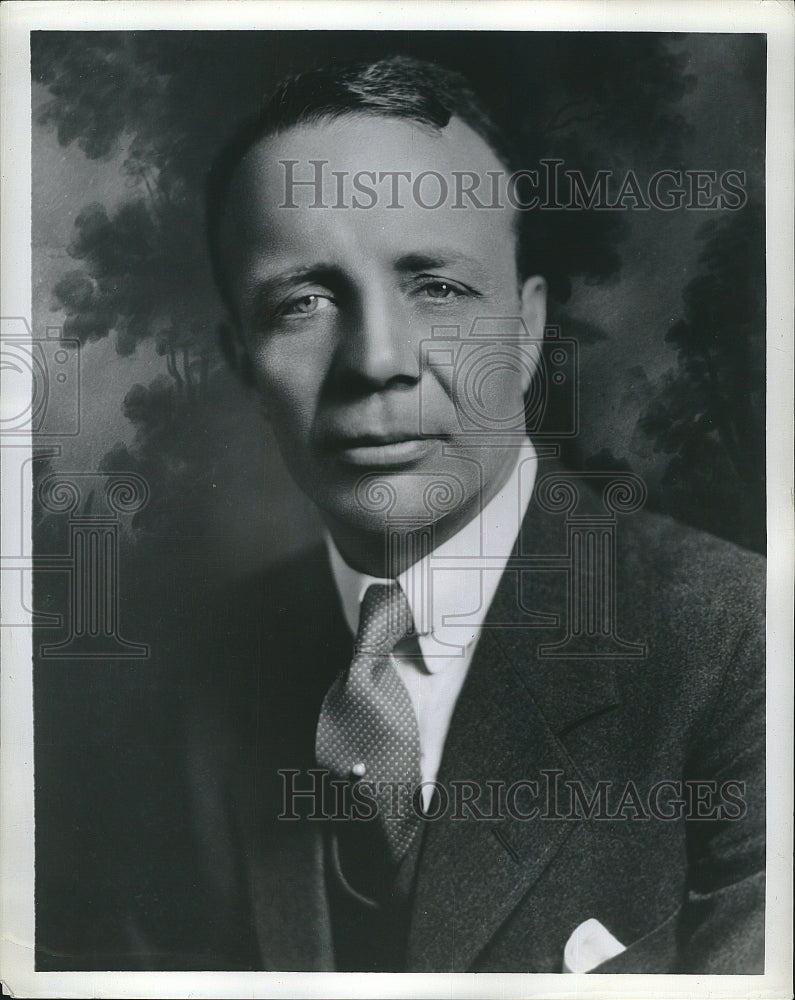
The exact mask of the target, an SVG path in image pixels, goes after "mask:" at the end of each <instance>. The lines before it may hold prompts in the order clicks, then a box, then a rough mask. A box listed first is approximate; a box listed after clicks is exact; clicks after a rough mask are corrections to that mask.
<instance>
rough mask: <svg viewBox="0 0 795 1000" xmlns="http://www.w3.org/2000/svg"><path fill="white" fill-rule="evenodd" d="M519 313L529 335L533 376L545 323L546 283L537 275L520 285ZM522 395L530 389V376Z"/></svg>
mask: <svg viewBox="0 0 795 1000" xmlns="http://www.w3.org/2000/svg"><path fill="white" fill-rule="evenodd" d="M520 299H521V306H522V308H521V313H522V320H523V321H524V325H525V327H526V328H527V331H528V332H529V334H530V343H529V344H528V345H527V347H528V351H529V352H531V354H530V356H531V357H532V358H533V374H534V373H535V369H536V367H537V365H538V363H539V360H540V358H541V347H542V344H543V340H544V326H545V325H546V321H547V283H546V281H545V280H544V279H543V278H542V277H541V275H539V274H535V275H533V276H532V277H531V278H527V279H526V280H525V281H524V283H523V284H522V288H521V291H520ZM526 381H527V385H525V386H524V387H523V388H524V393H525V395H527V392H528V390H529V388H530V383H531V381H532V375H528V376H527V377H526Z"/></svg>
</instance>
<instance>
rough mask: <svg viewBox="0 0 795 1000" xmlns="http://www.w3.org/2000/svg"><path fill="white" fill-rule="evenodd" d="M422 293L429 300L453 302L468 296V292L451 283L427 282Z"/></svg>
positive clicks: (422, 287)
mask: <svg viewBox="0 0 795 1000" xmlns="http://www.w3.org/2000/svg"><path fill="white" fill-rule="evenodd" d="M420 291H421V292H422V293H423V294H424V295H425V296H427V298H429V299H437V300H442V301H444V300H448V301H449V300H451V299H457V298H461V296H463V295H466V290H465V289H463V288H462V287H461V286H460V285H454V284H453V283H452V282H451V281H426V282H425V283H424V284H423V285H422V286H421V289H420Z"/></svg>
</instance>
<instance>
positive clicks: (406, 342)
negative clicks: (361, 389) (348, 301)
mask: <svg viewBox="0 0 795 1000" xmlns="http://www.w3.org/2000/svg"><path fill="white" fill-rule="evenodd" d="M411 320H412V317H411V315H410V310H409V309H408V308H406V305H405V303H404V302H402V301H401V298H400V297H399V296H397V295H395V296H390V295H388V294H384V293H372V294H369V295H367V296H363V297H362V298H361V299H360V300H359V302H358V303H357V307H356V308H355V309H353V310H351V313H350V315H349V317H348V320H347V322H346V323H345V324H344V328H343V331H342V337H341V340H340V345H339V349H338V353H337V360H338V364H339V373H340V375H342V377H343V378H345V379H347V380H350V379H354V380H356V381H358V382H359V383H366V384H367V386H368V387H369V389H370V390H371V391H375V390H378V389H383V388H386V387H387V386H389V385H392V384H396V385H397V384H401V383H403V384H411V383H414V382H417V381H418V379H419V377H420V365H419V357H418V345H417V344H416V343H415V331H413V330H412V322H411Z"/></svg>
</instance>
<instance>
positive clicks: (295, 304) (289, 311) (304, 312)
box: [284, 295, 332, 316]
mask: <svg viewBox="0 0 795 1000" xmlns="http://www.w3.org/2000/svg"><path fill="white" fill-rule="evenodd" d="M330 305H332V299H331V298H330V297H329V296H328V295H302V296H301V297H300V298H297V299H293V300H292V301H291V302H288V303H287V304H286V305H285V307H284V315H285V316H312V315H314V313H317V312H322V311H323V310H324V309H328V307H329V306H330Z"/></svg>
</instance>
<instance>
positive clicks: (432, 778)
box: [169, 58, 764, 973]
mask: <svg viewBox="0 0 795 1000" xmlns="http://www.w3.org/2000/svg"><path fill="white" fill-rule="evenodd" d="M506 178H507V184H506V185H505V186H503V187H502V188H501V191H502V196H501V197H498V198H497V199H490V200H488V204H486V201H485V200H484V198H485V196H484V194H483V192H484V191H485V189H486V188H485V187H480V186H479V181H481V180H484V179H488V181H487V182H486V181H484V184H485V183H495V184H498V185H499V184H500V183H502V182H505V180H506ZM511 183H512V182H511V164H510V162H509V159H508V156H507V153H506V152H505V145H504V143H503V141H502V140H501V138H500V136H499V133H498V130H497V129H496V127H495V126H494V124H493V123H492V122H491V120H490V119H489V117H488V115H487V114H486V112H485V111H483V109H481V108H480V106H479V105H478V103H477V101H476V100H475V98H474V96H473V95H472V93H471V92H470V91H469V89H468V88H467V86H466V84H465V83H464V81H463V80H462V79H461V78H459V77H458V76H457V75H455V74H452V73H449V72H447V71H445V70H442V69H440V68H439V67H436V66H432V65H429V64H424V63H419V62H416V61H413V60H409V59H405V58H395V59H389V60H384V61H382V62H380V63H376V64H374V65H371V66H355V67H352V68H346V69H343V70H332V71H317V72H315V73H310V74H307V75H305V76H303V77H300V78H297V79H295V80H292V81H288V82H287V83H286V84H285V85H284V86H283V87H282V88H280V90H279V91H278V92H277V93H276V94H275V95H274V97H273V98H272V99H271V100H270V101H269V102H268V103H267V104H266V106H265V107H264V109H263V111H262V113H261V114H260V116H259V117H258V118H257V119H256V121H254V122H251V123H247V124H246V125H245V126H243V127H242V128H241V129H240V130H239V131H238V132H237V133H236V135H235V136H234V138H233V139H232V140H231V141H230V143H229V144H228V145H227V147H226V148H225V149H224V150H223V151H222V153H221V154H220V156H219V158H218V160H217V162H216V165H215V167H214V170H213V173H212V176H211V181H210V188H209V198H208V208H209V234H210V247H211V254H212V259H213V265H214V269H215V274H216V278H217V280H218V283H219V288H220V290H221V293H222V296H223V298H224V301H225V304H226V307H227V310H228V323H227V324H226V326H225V343H226V347H227V350H228V354H229V357H230V359H231V361H232V362H233V364H234V365H235V366H236V367H237V369H238V370H239V371H240V373H241V376H242V377H243V378H244V380H245V381H247V382H248V383H249V384H250V385H252V386H253V387H254V388H255V390H256V391H257V392H258V393H259V395H260V396H261V399H262V402H263V405H264V408H265V412H266V414H267V417H268V419H269V420H270V422H271V424H272V427H273V430H274V433H275V435H276V438H277V440H278V443H279V446H280V449H281V452H282V455H283V457H284V460H285V462H286V464H287V467H288V469H289V470H290V472H291V474H292V475H293V477H294V478H295V481H296V483H297V484H298V485H299V487H300V488H301V489H302V490H303V491H304V492H305V493H306V494H307V495H308V496H309V497H310V499H311V500H312V501H313V502H314V504H315V505H316V506H317V508H318V510H319V512H320V514H321V517H322V519H323V521H324V523H325V526H326V529H327V538H326V541H325V544H324V546H322V547H320V548H318V549H314V550H312V551H310V552H308V553H306V554H304V555H302V557H301V558H300V559H297V560H294V561H292V562H291V563H290V564H289V565H286V566H280V567H277V568H276V569H275V570H274V571H272V572H270V573H269V574H268V576H267V577H266V578H265V579H258V580H255V581H246V583H245V585H244V586H242V587H241V588H240V589H239V590H237V591H236V592H235V593H234V594H233V595H232V597H231V599H230V600H229V601H228V602H227V604H226V605H225V606H223V607H220V606H219V607H215V608H214V609H213V611H212V627H213V631H214V632H215V633H216V636H217V637H218V638H220V640H221V642H220V646H221V650H220V652H219V657H220V659H218V660H216V661H215V663H214V666H213V671H212V672H211V674H210V675H208V676H207V677H203V676H202V675H201V674H197V676H195V677H194V678H193V679H192V682H191V687H192V689H193V690H192V694H193V697H192V705H191V708H190V711H189V718H190V723H189V725H188V730H187V734H186V746H187V748H188V754H187V764H188V778H189V781H190V783H191V787H192V790H193V793H194V795H193V805H192V813H191V816H190V824H191V827H192V830H193V831H194V837H195V840H194V842H193V843H191V845H190V852H191V853H190V860H189V861H186V868H189V870H190V875H189V878H188V882H189V883H190V888H191V892H192V893H193V895H192V896H191V897H190V898H191V899H192V902H191V903H190V905H189V906H187V908H186V913H185V914H184V917H183V920H182V923H181V928H180V935H181V941H182V943H181V944H179V945H178V944H172V945H170V946H169V947H171V950H172V959H171V961H173V962H174V963H175V966H174V967H180V964H182V965H191V966H194V967H200V968H202V967H217V968H264V969H274V970H282V971H287V970H335V969H336V970H339V971H518V972H519V971H520V972H561V971H599V972H647V973H655V972H685V973H752V972H761V971H762V963H763V917H764V888H763V878H764V819H763V817H764V812H763V799H762V794H763V791H762V783H763V778H764V762H763V721H762V719H763V716H762V713H763V704H764V697H763V685H764V657H763V639H762V636H763V632H762V627H763V626H762V622H763V599H764V598H763V595H764V575H763V568H762V565H761V560H759V559H757V558H755V557H752V556H751V555H749V554H748V553H743V552H741V551H740V550H738V549H736V548H734V547H733V546H731V545H728V544H726V543H723V542H719V541H717V540H716V539H713V538H710V537H708V536H704V535H702V534H698V533H695V532H692V531H689V530H686V529H683V528H681V527H678V526H676V525H674V524H672V523H671V522H669V521H667V520H665V519H661V518H653V517H650V516H648V515H646V514H643V513H640V512H636V511H637V508H638V507H639V506H640V502H641V500H642V493H643V489H642V484H640V483H639V481H638V480H636V479H635V478H634V477H631V476H624V477H618V479H617V480H616V482H613V483H611V482H610V478H609V477H602V478H601V479H600V478H599V477H598V476H597V477H591V482H592V483H595V484H596V485H597V486H598V487H601V488H602V496H601V497H600V496H599V495H598V494H597V493H592V491H591V490H590V489H589V484H588V483H586V482H585V481H584V480H582V481H579V480H577V479H576V478H574V477H572V476H570V475H568V474H567V473H565V471H563V470H562V469H561V468H560V467H559V466H558V465H557V464H556V463H555V461H554V448H550V447H549V445H548V444H545V443H544V442H543V441H542V440H539V442H538V446H537V447H536V448H534V447H533V445H532V444H531V443H530V441H529V439H528V438H527V436H526V431H525V427H526V419H527V416H528V412H529V408H530V401H531V400H533V399H534V398H535V399H536V402H537V400H538V394H539V393H541V397H544V393H546V392H547V390H548V387H549V385H551V381H550V380H549V379H547V380H546V381H545V375H546V374H548V372H547V371H546V368H545V364H544V362H543V360H542V359H541V356H540V354H539V351H538V345H539V343H540V341H541V340H542V338H543V335H544V324H545V283H544V280H543V277H541V276H540V275H539V274H538V273H536V272H535V270H531V269H529V267H528V260H529V259H530V254H529V252H528V243H527V237H526V236H524V235H523V233H524V231H525V222H526V219H525V218H524V217H523V213H522V212H521V205H520V201H521V199H520V198H519V197H518V195H517V190H518V189H517V188H516V187H515V186H514V187H511ZM468 192H469V193H468ZM430 206H433V207H430ZM530 250H532V251H534V252H535V253H536V254H537V255H538V256H542V255H543V254H542V251H543V248H537V247H530ZM539 386H540V388H539ZM534 394H535V395H534ZM550 454H551V455H552V458H551V459H550V458H549V457H546V456H549V455H550ZM197 859H198V864H197ZM178 936H179V935H178ZM174 940H176V939H174ZM180 948H181V949H183V950H182V952H181V953H180ZM175 956H177V957H175Z"/></svg>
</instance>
